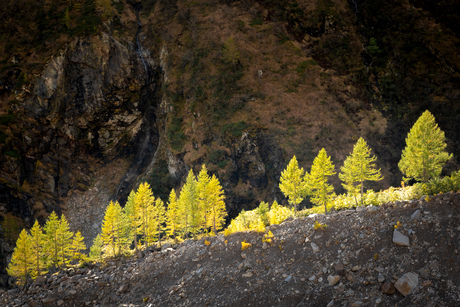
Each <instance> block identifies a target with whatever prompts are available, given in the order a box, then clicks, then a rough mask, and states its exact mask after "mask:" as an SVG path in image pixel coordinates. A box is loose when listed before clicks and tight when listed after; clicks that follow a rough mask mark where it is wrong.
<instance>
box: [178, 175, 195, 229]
mask: <svg viewBox="0 0 460 307" xmlns="http://www.w3.org/2000/svg"><path fill="white" fill-rule="evenodd" d="M197 210H198V200H197V194H196V180H195V175H193V171H192V170H190V172H189V173H188V176H187V180H186V181H185V184H184V186H183V187H182V189H181V192H180V196H179V208H178V211H179V216H180V221H181V227H182V229H183V231H184V235H185V237H188V234H189V233H194V231H195V227H196V226H197V224H196V222H197V220H198V219H197V215H198V214H199V212H198V211H197Z"/></svg>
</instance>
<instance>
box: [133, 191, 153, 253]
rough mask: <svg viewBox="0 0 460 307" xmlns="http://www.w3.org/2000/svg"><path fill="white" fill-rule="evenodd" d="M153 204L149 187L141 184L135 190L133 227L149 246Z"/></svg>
mask: <svg viewBox="0 0 460 307" xmlns="http://www.w3.org/2000/svg"><path fill="white" fill-rule="evenodd" d="M154 203H155V197H154V196H153V194H152V190H151V189H150V185H149V184H148V183H147V182H144V183H141V185H140V186H139V188H138V189H137V192H136V196H135V197H134V206H135V212H136V216H135V225H136V228H137V234H142V237H143V239H144V242H145V244H146V245H149V244H150V242H148V241H149V240H148V238H149V234H150V233H151V231H152V230H151V229H149V227H151V224H152V222H151V217H152V212H153V204H154Z"/></svg>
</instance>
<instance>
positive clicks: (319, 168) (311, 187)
mask: <svg viewBox="0 0 460 307" xmlns="http://www.w3.org/2000/svg"><path fill="white" fill-rule="evenodd" d="M334 174H335V172H334V164H332V161H331V157H329V156H328V155H327V153H326V150H324V148H323V149H321V150H320V151H319V153H318V156H317V157H316V158H315V160H314V161H313V165H312V167H311V172H310V174H308V173H306V174H305V181H306V182H307V185H308V189H307V190H308V194H310V195H311V196H312V198H311V202H312V203H314V204H316V205H323V206H324V212H325V213H327V204H328V203H329V202H330V201H331V199H332V198H333V197H334V195H333V191H334V187H333V186H332V185H330V184H328V183H327V181H328V177H330V176H332V175H334Z"/></svg>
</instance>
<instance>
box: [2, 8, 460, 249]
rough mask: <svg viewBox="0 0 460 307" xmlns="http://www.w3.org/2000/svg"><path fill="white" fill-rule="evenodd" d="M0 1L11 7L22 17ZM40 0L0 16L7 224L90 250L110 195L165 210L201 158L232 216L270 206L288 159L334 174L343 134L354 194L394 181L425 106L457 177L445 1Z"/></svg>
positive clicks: (453, 60)
mask: <svg viewBox="0 0 460 307" xmlns="http://www.w3.org/2000/svg"><path fill="white" fill-rule="evenodd" d="M7 2H8V5H7V6H8V8H9V10H10V11H11V12H22V10H19V8H20V6H21V5H23V6H24V7H27V8H30V7H31V6H30V5H32V4H31V3H32V2H31V3H29V1H28V0H22V1H7ZM45 2H46V3H45V5H43V7H41V6H37V7H36V6H35V5H36V4H34V6H32V7H33V8H36V11H37V13H36V14H35V13H34V12H29V13H30V16H32V17H33V16H35V17H36V18H35V19H33V18H32V17H30V16H23V15H21V14H19V13H17V14H16V15H15V14H13V13H12V14H13V15H12V17H11V18H10V17H9V16H6V15H5V14H4V13H3V12H0V14H1V16H2V18H3V19H5V20H13V21H15V22H5V23H2V24H0V28H1V30H2V31H0V32H1V33H4V34H3V35H4V36H2V37H1V42H2V44H1V46H2V48H1V49H0V54H1V55H2V56H3V57H4V58H5V60H2V61H0V64H1V65H2V66H1V69H0V101H1V107H0V120H1V121H0V124H1V125H0V146H1V155H0V162H1V164H0V165H1V166H0V177H1V178H0V211H1V216H2V217H4V216H6V214H7V213H12V214H13V216H14V217H15V218H17V219H18V227H20V226H23V225H24V226H30V225H31V223H32V222H33V221H34V219H35V218H38V219H39V220H40V221H41V222H44V220H45V218H46V217H47V216H48V214H49V213H50V212H51V211H53V210H55V211H57V212H59V213H64V214H65V215H66V216H67V217H68V219H69V221H70V224H71V228H72V230H78V229H80V230H81V231H82V233H83V235H84V236H85V237H86V243H87V245H89V244H90V242H91V240H92V238H93V237H94V236H95V235H96V233H97V232H98V231H99V229H100V223H101V219H102V216H103V212H104V210H105V207H106V206H107V204H108V202H109V201H110V200H119V201H120V202H121V203H124V200H125V199H126V196H127V195H128V193H129V192H130V190H131V189H133V188H135V187H136V185H137V184H138V183H139V182H141V181H148V182H149V183H150V184H151V186H152V188H153V190H154V194H155V195H156V196H159V197H161V198H163V200H166V196H167V195H168V193H169V191H170V189H171V188H178V187H179V186H180V184H181V182H182V181H183V179H184V176H185V174H187V172H188V170H189V169H195V170H198V169H199V168H200V165H201V164H203V163H206V165H207V166H208V169H209V170H210V171H211V172H212V173H214V174H217V175H218V177H219V179H220V181H221V182H222V184H223V186H224V189H225V191H226V202H227V209H228V211H229V217H235V216H236V215H237V214H238V212H239V211H240V210H241V209H242V208H245V209H252V208H254V207H255V206H257V205H258V203H259V202H260V201H272V200H273V199H277V200H278V201H281V202H283V201H285V199H284V198H283V196H282V194H281V192H280V191H279V188H278V179H279V175H280V173H281V171H282V170H283V168H284V167H285V165H286V163H287V161H288V160H289V159H290V158H291V157H292V155H294V154H295V155H296V156H297V158H298V160H299V161H300V163H301V165H302V166H304V167H305V168H307V169H308V168H309V166H310V165H311V163H312V161H313V158H314V157H315V156H316V154H317V152H318V151H319V150H320V149H321V148H322V147H325V148H326V150H327V152H328V154H329V155H331V156H332V159H333V161H334V163H335V165H336V170H338V168H339V167H340V166H341V165H342V161H343V160H344V159H345V158H346V156H347V154H348V153H349V152H350V151H351V150H352V148H353V144H354V143H355V142H356V140H357V139H358V138H359V137H360V136H362V137H364V138H365V139H366V140H367V141H368V143H369V144H370V146H371V148H372V149H373V150H374V152H375V153H376V155H377V156H378V159H379V160H378V166H379V167H381V168H382V173H383V175H384V177H385V180H384V181H382V182H380V183H376V184H374V185H373V186H369V187H371V188H374V189H380V188H386V187H388V186H390V185H395V186H396V185H399V183H400V180H401V174H400V173H399V171H398V170H397V162H398V161H399V158H400V153H401V150H402V148H403V147H404V138H405V136H406V134H407V132H408V130H409V128H410V126H411V125H412V123H413V122H414V121H415V119H416V118H417V117H418V116H419V115H420V114H421V111H424V110H425V109H430V111H432V113H433V114H434V115H435V116H436V118H437V119H438V122H439V124H440V127H441V128H442V129H443V130H445V131H446V136H447V138H448V150H449V151H450V152H453V153H454V156H456V158H455V159H454V161H452V162H451V163H450V165H448V167H447V169H448V170H452V169H456V168H457V166H458V161H459V160H458V157H459V156H460V155H458V154H457V153H458V152H459V143H458V142H457V140H458V139H460V138H459V129H458V123H459V122H460V120H459V119H458V116H459V115H458V114H460V112H458V111H459V110H458V107H459V105H460V103H459V97H460V95H459V88H460V86H459V81H458V74H459V66H458V63H460V62H459V61H457V59H458V48H456V47H455V46H456V45H457V44H458V28H457V27H456V26H455V23H454V22H452V20H455V18H456V15H455V14H454V13H449V14H448V17H449V18H448V22H444V21H443V19H442V18H440V17H442V16H443V13H442V12H443V11H455V10H452V8H451V7H449V5H448V4H442V6H434V7H433V6H432V5H429V4H426V3H425V2H424V1H414V2H413V3H412V2H411V1H410V3H406V2H401V3H400V2H399V1H396V2H394V3H393V2H392V3H387V4H385V5H380V4H379V3H377V2H372V1H358V0H357V1H352V2H347V1H342V0H333V1H329V0H315V1H307V0H305V1H303V0H302V1H300V0H283V1H252V0H250V1H214V0H203V1H198V2H189V1H187V0H180V1H150V0H144V1H132V0H129V1H125V0H120V1H115V2H113V3H112V4H111V5H109V7H103V6H101V5H100V4H98V5H99V6H96V7H95V5H96V4H97V3H99V2H101V3H102V1H96V2H95V1H92V0H85V1H75V2H72V3H73V4H59V5H54V6H53V5H52V3H51V2H50V1H45ZM29 4H30V5H29ZM411 4H412V5H411ZM66 9H67V10H68V12H70V13H69V14H70V17H69V19H68V20H67V21H65V18H64V17H65V16H66V15H65V14H66V13H65V12H66ZM22 20H25V22H22ZM42 20H47V21H48V22H49V24H46V25H44V24H42ZM64 21H65V22H64ZM408 21H409V22H408ZM63 22H64V24H63ZM401 29H403V30H401ZM28 33H35V34H34V35H32V34H30V35H28ZM439 33H442V34H443V36H442V38H439V37H440V36H439V35H440V34H439ZM8 35H9V36H8ZM53 35H54V36H53ZM11 42H17V44H11ZM333 183H334V185H335V188H336V191H337V192H342V191H343V189H342V187H341V185H340V182H339V180H338V178H335V179H333Z"/></svg>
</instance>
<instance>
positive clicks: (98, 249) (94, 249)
mask: <svg viewBox="0 0 460 307" xmlns="http://www.w3.org/2000/svg"><path fill="white" fill-rule="evenodd" d="M103 244H104V243H103V242H102V237H101V234H100V233H99V234H98V235H97V236H96V238H94V240H93V245H91V248H90V249H89V259H91V260H92V261H96V262H101V261H102V252H103V251H102V249H103Z"/></svg>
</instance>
